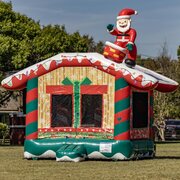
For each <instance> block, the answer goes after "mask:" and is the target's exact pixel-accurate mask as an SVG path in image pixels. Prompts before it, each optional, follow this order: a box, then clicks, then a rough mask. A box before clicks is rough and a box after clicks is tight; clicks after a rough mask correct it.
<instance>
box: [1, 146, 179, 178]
mask: <svg viewBox="0 0 180 180" xmlns="http://www.w3.org/2000/svg"><path fill="white" fill-rule="evenodd" d="M11 179H12V180H21V179H23V180H29V179H33V180H36V179H37V180H41V179H42V180H49V179H58V180H64V179H72V180H76V179H78V180H79V179H83V180H87V179H91V180H96V179H97V180H101V179H103V180H106V179H109V180H113V179H116V180H119V179H128V180H129V179H130V180H131V179H133V180H136V179H143V180H144V179H148V180H149V179H153V180H161V179H168V180H169V179H173V180H175V179H180V143H170V144H157V153H156V158H155V159H150V160H137V161H90V160H89V161H84V162H79V163H71V162H56V161H55V160H26V159H23V147H12V146H4V147H3V146H0V180H11Z"/></svg>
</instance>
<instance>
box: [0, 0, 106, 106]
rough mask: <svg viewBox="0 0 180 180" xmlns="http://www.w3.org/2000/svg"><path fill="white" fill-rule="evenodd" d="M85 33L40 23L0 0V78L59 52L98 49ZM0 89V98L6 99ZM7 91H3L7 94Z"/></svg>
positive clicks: (100, 44) (1, 100)
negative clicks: (72, 31) (67, 30)
mask: <svg viewBox="0 0 180 180" xmlns="http://www.w3.org/2000/svg"><path fill="white" fill-rule="evenodd" d="M102 47H103V43H102V42H99V43H95V42H94V40H93V38H92V37H89V36H88V35H83V36H81V35H80V33H79V32H75V33H72V34H69V33H67V32H66V29H65V26H60V25H47V26H43V27H41V26H40V23H39V22H35V21H34V20H33V19H31V18H28V17H27V16H25V15H22V14H20V13H17V12H14V11H13V10H12V4H11V3H6V2H2V1H0V80H2V79H3V76H4V75H5V72H8V71H13V70H15V69H22V68H25V67H27V66H30V65H32V64H35V63H37V62H39V61H41V60H43V59H46V58H49V57H51V56H53V55H56V54H58V53H60V52H88V51H96V50H99V52H100V51H102ZM3 93H4V92H1V91H0V102H1V103H3V101H5V100H7V98H4V96H3ZM8 94H9V92H7V93H6V95H7V96H6V97H8Z"/></svg>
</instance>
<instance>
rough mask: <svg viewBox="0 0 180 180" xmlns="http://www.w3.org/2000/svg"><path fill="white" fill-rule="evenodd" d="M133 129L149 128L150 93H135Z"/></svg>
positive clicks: (133, 100)
mask: <svg viewBox="0 0 180 180" xmlns="http://www.w3.org/2000/svg"><path fill="white" fill-rule="evenodd" d="M132 98H133V99H132V103H133V128H146V127H147V126H148V93H146V92H143V93H142V92H133V97H132Z"/></svg>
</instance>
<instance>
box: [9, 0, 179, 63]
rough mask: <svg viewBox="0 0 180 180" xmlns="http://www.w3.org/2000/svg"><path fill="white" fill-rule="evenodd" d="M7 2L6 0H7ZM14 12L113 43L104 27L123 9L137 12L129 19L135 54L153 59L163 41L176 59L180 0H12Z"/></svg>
mask: <svg viewBox="0 0 180 180" xmlns="http://www.w3.org/2000/svg"><path fill="white" fill-rule="evenodd" d="M6 1H8V0H6ZM11 2H12V4H13V9H14V10H15V11H17V12H20V13H22V14H25V15H27V16H28V17H31V18H33V19H34V20H36V21H40V24H41V25H47V24H59V25H65V27H66V30H67V31H68V32H70V33H71V32H75V31H79V32H80V33H81V34H89V35H90V36H92V37H93V38H94V40H95V41H96V42H97V41H99V40H102V41H104V42H105V41H114V38H115V37H113V36H111V35H109V34H108V33H107V31H106V26H107V24H109V23H111V24H115V22H116V16H117V14H118V13H119V11H120V10H121V9H123V8H133V9H135V10H137V11H138V13H139V14H138V15H137V16H133V17H132V27H133V28H135V29H136V31H137V33H138V35H137V38H136V44H137V48H138V54H141V55H147V56H152V57H155V56H157V55H159V53H160V52H161V49H162V46H163V44H164V42H166V43H167V44H168V52H169V55H170V56H171V57H172V58H175V59H176V58H177V56H176V52H177V48H178V46H179V45H180V0H150V1H148V0H11Z"/></svg>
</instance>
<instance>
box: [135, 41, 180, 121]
mask: <svg viewBox="0 0 180 180" xmlns="http://www.w3.org/2000/svg"><path fill="white" fill-rule="evenodd" d="M142 62H143V66H145V67H147V68H149V69H151V70H153V71H155V72H157V73H160V74H163V75H165V76H167V77H169V78H171V79H173V80H175V81H177V82H178V83H179V84H180V60H172V59H171V58H170V56H169V55H168V50H167V46H166V44H164V46H163V48H162V52H161V54H160V55H159V56H158V57H157V58H155V59H151V58H148V59H141V58H140V60H139V61H138V64H141V65H142ZM154 97H155V98H154V116H155V121H161V120H164V119H166V118H178V119H179V118H180V88H178V89H177V90H176V91H174V92H172V93H160V92H156V91H155V94H154Z"/></svg>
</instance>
